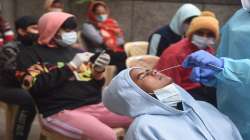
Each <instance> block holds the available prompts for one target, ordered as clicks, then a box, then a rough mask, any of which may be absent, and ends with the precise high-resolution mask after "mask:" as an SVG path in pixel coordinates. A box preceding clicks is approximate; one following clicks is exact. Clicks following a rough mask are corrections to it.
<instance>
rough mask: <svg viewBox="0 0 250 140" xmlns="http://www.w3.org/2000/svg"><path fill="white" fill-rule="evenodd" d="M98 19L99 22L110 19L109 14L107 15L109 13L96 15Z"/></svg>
mask: <svg viewBox="0 0 250 140" xmlns="http://www.w3.org/2000/svg"><path fill="white" fill-rule="evenodd" d="M96 19H97V20H98V21H99V22H103V21H105V20H107V19H108V15H107V14H103V15H99V16H96Z"/></svg>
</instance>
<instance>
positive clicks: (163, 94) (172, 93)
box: [154, 83, 181, 107]
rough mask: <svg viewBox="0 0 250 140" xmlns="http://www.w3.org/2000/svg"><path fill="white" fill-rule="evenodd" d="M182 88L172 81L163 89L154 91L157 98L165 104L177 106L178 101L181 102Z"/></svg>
mask: <svg viewBox="0 0 250 140" xmlns="http://www.w3.org/2000/svg"><path fill="white" fill-rule="evenodd" d="M180 92H181V91H180V90H179V89H178V88H177V85H176V84H174V83H172V84H169V85H167V86H165V87H163V88H161V89H157V90H155V91H154V94H155V96H156V97H157V99H158V100H159V101H160V102H162V103H163V104H165V105H167V106H171V107H176V106H177V103H179V102H181V96H180Z"/></svg>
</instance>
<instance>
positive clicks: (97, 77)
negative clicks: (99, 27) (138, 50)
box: [17, 12, 130, 140]
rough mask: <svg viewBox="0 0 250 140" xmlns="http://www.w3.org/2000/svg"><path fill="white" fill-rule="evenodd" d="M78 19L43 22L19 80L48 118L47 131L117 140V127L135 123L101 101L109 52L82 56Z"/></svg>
mask: <svg viewBox="0 0 250 140" xmlns="http://www.w3.org/2000/svg"><path fill="white" fill-rule="evenodd" d="M76 28H77V24H76V19H75V17H74V16H73V15H71V14H68V13H64V12H49V13H47V14H44V15H43V16H42V17H41V18H40V19H39V22H38V30H39V38H38V45H36V46H33V47H29V48H28V47H26V48H23V50H22V51H21V52H20V55H19V58H18V59H17V61H18V70H19V74H18V75H19V77H18V78H19V80H20V82H21V84H22V87H23V88H25V89H27V90H29V92H30V94H31V96H32V97H33V98H34V100H35V103H36V105H37V106H38V109H39V113H41V114H42V115H43V119H42V123H43V125H44V127H46V128H47V129H49V130H51V131H55V132H57V133H60V134H62V135H64V136H66V137H69V138H71V139H74V140H83V139H86V138H87V139H91V140H115V139H116V135H115V132H114V131H113V129H112V128H113V127H127V126H128V125H129V123H130V119H129V118H127V117H122V116H118V115H115V114H113V113H111V112H109V111H108V110H107V109H106V108H105V107H104V106H103V104H102V103H101V96H102V94H101V92H102V87H103V84H104V81H105V79H104V75H103V73H104V71H105V68H106V66H107V65H108V64H109V62H110V56H109V55H108V54H106V53H103V52H102V53H99V54H95V55H94V54H93V53H89V52H84V53H82V52H81V51H80V50H78V49H75V48H72V47H71V45H73V44H74V43H75V42H76V40H77V33H76Z"/></svg>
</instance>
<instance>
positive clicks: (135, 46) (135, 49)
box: [124, 41, 148, 57]
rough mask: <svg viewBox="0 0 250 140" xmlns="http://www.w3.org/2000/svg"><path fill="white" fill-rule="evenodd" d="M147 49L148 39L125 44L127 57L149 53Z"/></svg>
mask: <svg viewBox="0 0 250 140" xmlns="http://www.w3.org/2000/svg"><path fill="white" fill-rule="evenodd" d="M147 49H148V42H146V41H136V42H128V43H126V44H125V45H124V50H125V53H126V54H127V57H131V56H138V55H145V54H147Z"/></svg>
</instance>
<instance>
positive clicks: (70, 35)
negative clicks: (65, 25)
mask: <svg viewBox="0 0 250 140" xmlns="http://www.w3.org/2000/svg"><path fill="white" fill-rule="evenodd" d="M61 37H62V41H63V42H64V43H66V44H67V45H73V44H75V43H76V41H77V33H76V31H71V32H64V33H62V35H61Z"/></svg>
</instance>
